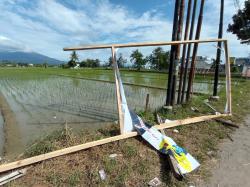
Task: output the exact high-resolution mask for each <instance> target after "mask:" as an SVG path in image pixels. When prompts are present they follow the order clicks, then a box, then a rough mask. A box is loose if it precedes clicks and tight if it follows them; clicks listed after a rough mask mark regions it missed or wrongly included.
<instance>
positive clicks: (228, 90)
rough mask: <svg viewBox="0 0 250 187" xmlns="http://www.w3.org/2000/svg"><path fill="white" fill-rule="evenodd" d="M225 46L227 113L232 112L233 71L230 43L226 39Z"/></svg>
mask: <svg viewBox="0 0 250 187" xmlns="http://www.w3.org/2000/svg"><path fill="white" fill-rule="evenodd" d="M224 48H225V58H226V63H225V66H226V94H227V107H226V111H225V112H226V113H228V114H230V115H231V114H232V98H231V71H230V57H229V52H228V44H227V41H224Z"/></svg>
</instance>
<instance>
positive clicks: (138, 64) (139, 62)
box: [130, 49, 147, 70]
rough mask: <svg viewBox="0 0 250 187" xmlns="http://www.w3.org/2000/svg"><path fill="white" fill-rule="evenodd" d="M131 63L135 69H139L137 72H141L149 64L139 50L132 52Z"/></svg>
mask: <svg viewBox="0 0 250 187" xmlns="http://www.w3.org/2000/svg"><path fill="white" fill-rule="evenodd" d="M130 61H131V63H133V64H134V67H135V68H137V70H140V69H141V68H142V67H143V66H144V65H145V64H146V62H147V61H146V59H144V58H143V54H142V53H141V52H140V51H139V50H138V49H136V50H135V51H133V52H132V54H131V55H130Z"/></svg>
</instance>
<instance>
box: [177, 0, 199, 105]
mask: <svg viewBox="0 0 250 187" xmlns="http://www.w3.org/2000/svg"><path fill="white" fill-rule="evenodd" d="M196 7H197V0H194V4H193V10H192V11H193V13H192V21H191V27H190V33H189V40H192V39H193V33H194V25H195V17H196ZM191 49H192V44H191V43H190V44H188V50H187V58H186V63H185V68H184V77H183V86H182V94H181V103H183V101H184V95H185V91H186V83H187V72H188V64H189V58H190V53H191Z"/></svg>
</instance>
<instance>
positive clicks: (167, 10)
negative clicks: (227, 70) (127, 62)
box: [0, 0, 250, 61]
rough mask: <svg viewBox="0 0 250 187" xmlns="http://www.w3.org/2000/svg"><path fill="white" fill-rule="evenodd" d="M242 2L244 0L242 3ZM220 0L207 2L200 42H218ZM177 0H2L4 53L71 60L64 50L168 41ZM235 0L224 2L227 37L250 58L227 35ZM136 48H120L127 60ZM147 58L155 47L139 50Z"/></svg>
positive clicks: (208, 48)
mask: <svg viewBox="0 0 250 187" xmlns="http://www.w3.org/2000/svg"><path fill="white" fill-rule="evenodd" d="M242 2H243V0H241V1H240V4H241V5H242V4H243V3H242ZM219 8H220V7H219V3H218V0H206V4H205V14H204V24H203V27H202V33H201V38H202V39H205V38H216V37H217V32H218V22H219ZM173 10H174V0H123V1H122V0H33V1H30V0H1V1H0V16H1V19H0V25H1V32H0V50H12V51H15V50H22V51H34V52H38V53H41V54H44V55H47V56H50V57H53V58H57V59H60V60H65V61H66V60H67V59H68V57H69V53H68V52H63V51H62V48H63V47H67V46H75V45H85V44H97V43H98V44H108V43H129V42H143V41H169V40H170V39H171V33H172V19H173ZM236 10H237V9H236V7H235V5H234V0H226V1H225V20H224V30H225V32H224V38H227V39H228V40H229V45H230V52H231V54H232V56H248V55H249V52H250V48H249V46H247V45H240V42H239V41H238V40H237V39H236V37H235V36H234V35H232V34H230V33H227V32H226V28H227V25H228V23H229V22H230V21H231V17H232V15H233V14H234V13H235V12H236ZM131 50H133V49H121V50H120V51H119V52H121V53H123V54H124V56H125V57H129V54H130V53H131ZM140 50H141V51H142V52H143V53H144V54H145V55H147V54H149V53H150V51H151V50H152V48H142V49H140ZM215 52H216V48H215V46H214V45H212V44H206V45H202V46H201V47H200V49H199V55H206V56H209V57H212V58H214V57H215ZM79 55H80V57H81V59H84V58H100V59H102V60H105V59H107V58H108V57H109V56H110V51H108V50H98V51H86V52H80V53H79Z"/></svg>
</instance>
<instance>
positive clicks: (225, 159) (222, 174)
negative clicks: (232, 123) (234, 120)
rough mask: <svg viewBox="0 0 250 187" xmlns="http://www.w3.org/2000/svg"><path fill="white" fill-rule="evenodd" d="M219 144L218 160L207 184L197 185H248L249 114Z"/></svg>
mask: <svg viewBox="0 0 250 187" xmlns="http://www.w3.org/2000/svg"><path fill="white" fill-rule="evenodd" d="M231 137H232V140H233V141H232V140H229V139H225V141H224V143H222V144H221V145H220V150H221V151H220V152H219V153H218V154H219V157H218V160H216V159H213V160H212V162H214V163H215V168H214V169H213V171H212V177H211V178H210V180H209V182H208V183H207V184H201V185H199V186H209V187H215V186H216V187H235V186H250V177H249V176H250V115H249V116H247V118H246V119H245V123H243V124H242V125H241V126H240V128H239V129H237V130H236V131H235V132H234V133H233V134H232V135H231Z"/></svg>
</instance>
